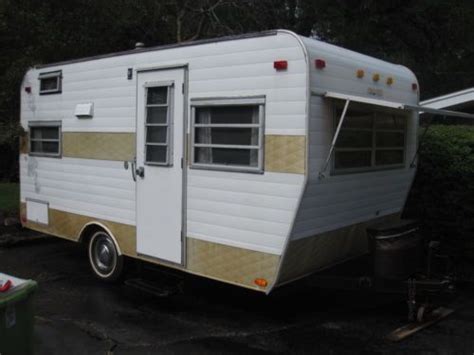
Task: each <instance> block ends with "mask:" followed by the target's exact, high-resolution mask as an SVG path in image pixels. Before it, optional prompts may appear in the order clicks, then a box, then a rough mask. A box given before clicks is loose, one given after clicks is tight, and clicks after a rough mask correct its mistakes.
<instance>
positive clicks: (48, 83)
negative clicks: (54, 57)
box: [38, 71, 62, 95]
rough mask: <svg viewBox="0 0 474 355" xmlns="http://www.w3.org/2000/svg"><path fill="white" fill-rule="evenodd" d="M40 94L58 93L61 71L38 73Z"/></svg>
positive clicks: (60, 88)
mask: <svg viewBox="0 0 474 355" xmlns="http://www.w3.org/2000/svg"><path fill="white" fill-rule="evenodd" d="M38 79H39V81H40V91H39V93H40V95H45V94H59V93H61V90H62V72H61V71H55V72H48V73H41V74H40V75H39V78H38Z"/></svg>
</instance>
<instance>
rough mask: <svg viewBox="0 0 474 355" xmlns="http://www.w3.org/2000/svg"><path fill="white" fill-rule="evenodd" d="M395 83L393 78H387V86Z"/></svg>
mask: <svg viewBox="0 0 474 355" xmlns="http://www.w3.org/2000/svg"><path fill="white" fill-rule="evenodd" d="M393 82H394V80H393V78H392V77H389V78H387V85H392V84H393Z"/></svg>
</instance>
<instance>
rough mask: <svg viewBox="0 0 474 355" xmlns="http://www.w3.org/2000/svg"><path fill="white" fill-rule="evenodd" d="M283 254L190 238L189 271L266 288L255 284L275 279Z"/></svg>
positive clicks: (188, 247)
mask: <svg viewBox="0 0 474 355" xmlns="http://www.w3.org/2000/svg"><path fill="white" fill-rule="evenodd" d="M279 260H280V256H278V255H273V254H267V253H262V252H258V251H253V250H247V249H241V248H236V247H231V246H228V245H222V244H217V243H211V242H206V241H203V240H198V239H194V238H187V268H188V270H189V271H190V272H192V273H195V274H199V275H203V276H208V277H211V278H213V279H217V280H221V281H225V282H230V283H233V284H237V285H240V286H244V287H248V288H253V289H257V290H264V289H265V288H260V287H258V286H256V285H255V284H254V280H255V279H256V278H263V279H265V280H267V281H268V285H269V286H270V285H271V284H273V281H274V280H275V277H276V273H277V268H278V262H279Z"/></svg>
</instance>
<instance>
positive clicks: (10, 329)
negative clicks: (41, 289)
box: [0, 273, 37, 355]
mask: <svg viewBox="0 0 474 355" xmlns="http://www.w3.org/2000/svg"><path fill="white" fill-rule="evenodd" d="M8 281H10V283H11V287H10V288H9V289H8V290H7V291H4V292H1V291H0V354H1V355H16V354H32V353H33V327H34V311H33V298H34V294H35V291H36V288H37V284H36V282H35V281H32V280H22V279H19V278H16V277H13V276H10V275H6V274H2V273H0V290H1V286H2V285H3V286H4V285H5V284H6V283H7V282H8Z"/></svg>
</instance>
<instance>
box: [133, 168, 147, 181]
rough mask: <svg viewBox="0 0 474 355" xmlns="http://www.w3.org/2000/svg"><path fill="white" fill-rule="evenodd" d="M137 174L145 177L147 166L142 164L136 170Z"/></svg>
mask: <svg viewBox="0 0 474 355" xmlns="http://www.w3.org/2000/svg"><path fill="white" fill-rule="evenodd" d="M135 174H136V175H137V176H140V177H141V178H142V179H143V178H144V177H145V168H144V167H143V166H140V167H139V168H138V169H136V170H135Z"/></svg>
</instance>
